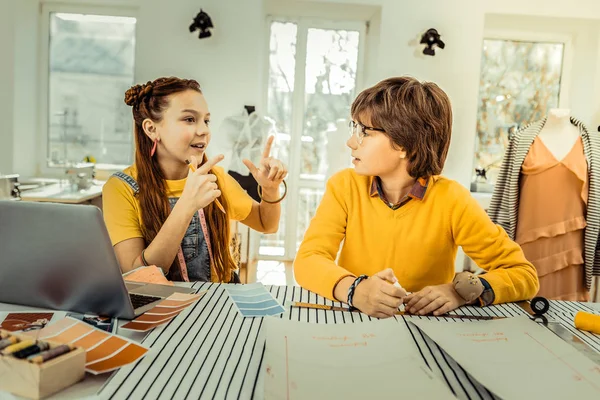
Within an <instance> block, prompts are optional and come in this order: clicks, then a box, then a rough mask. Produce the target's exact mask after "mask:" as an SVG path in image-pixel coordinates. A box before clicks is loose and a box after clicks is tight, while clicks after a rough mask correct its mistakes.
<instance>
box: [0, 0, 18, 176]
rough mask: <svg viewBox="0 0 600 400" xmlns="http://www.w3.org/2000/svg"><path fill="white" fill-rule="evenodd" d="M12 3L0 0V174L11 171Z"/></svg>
mask: <svg viewBox="0 0 600 400" xmlns="http://www.w3.org/2000/svg"><path fill="white" fill-rule="evenodd" d="M13 15H14V3H13V2H12V0H0V54H2V57H0V123H1V124H2V126H1V128H0V174H7V173H11V172H12V171H13V137H14V135H13V121H14V116H13V109H14V98H13V95H14V84H13V79H14V52H15V39H14V36H15V35H14V25H13Z"/></svg>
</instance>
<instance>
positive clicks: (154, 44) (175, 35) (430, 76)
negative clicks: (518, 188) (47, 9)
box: [0, 0, 600, 186]
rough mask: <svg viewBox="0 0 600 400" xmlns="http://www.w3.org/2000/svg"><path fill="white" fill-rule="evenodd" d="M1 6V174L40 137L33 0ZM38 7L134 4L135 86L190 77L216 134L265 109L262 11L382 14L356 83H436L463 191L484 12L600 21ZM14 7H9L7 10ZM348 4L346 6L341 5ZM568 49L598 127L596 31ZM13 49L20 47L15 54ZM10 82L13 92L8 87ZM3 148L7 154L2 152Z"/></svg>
mask: <svg viewBox="0 0 600 400" xmlns="http://www.w3.org/2000/svg"><path fill="white" fill-rule="evenodd" d="M0 1H1V3H0V4H1V5H2V13H0V14H1V16H0V21H2V20H6V21H5V22H6V23H2V24H0V25H1V26H2V27H1V28H0V30H2V32H4V33H3V34H2V35H1V37H0V45H1V46H2V47H1V48H2V50H3V54H7V55H8V57H6V58H4V57H3V58H2V60H0V83H1V86H0V87H1V88H2V89H3V90H2V93H1V94H0V105H1V107H0V113H1V114H0V116H1V117H2V118H0V120H2V121H3V130H2V131H0V139H1V140H2V141H1V143H2V145H1V146H0V169H6V168H9V169H10V168H12V171H15V172H21V173H24V174H28V173H30V171H32V170H33V169H34V167H33V165H34V164H35V162H37V160H32V157H31V156H30V154H32V153H31V152H29V150H30V149H31V146H34V147H37V145H38V143H37V142H38V141H39V138H38V137H37V136H36V135H35V133H32V132H31V131H32V129H33V130H35V128H33V122H32V120H33V119H36V118H37V115H38V114H37V111H36V112H33V113H31V114H29V113H27V112H23V111H22V110H24V109H25V110H27V109H28V108H27V107H28V106H29V107H31V106H32V105H31V104H30V101H29V100H30V99H31V98H32V97H35V95H34V94H33V93H34V91H35V87H36V83H35V82H36V79H37V76H36V71H34V69H35V66H36V65H37V60H36V55H37V54H38V49H37V43H36V40H35V39H36V36H37V33H35V28H33V29H29V28H28V27H31V25H32V23H33V21H34V20H35V19H36V18H37V17H36V16H34V13H36V11H37V8H38V2H39V1H40V0H19V1H18V2H15V1H11V0H0ZM44 2H45V3H62V4H78V5H80V4H87V5H89V4H103V5H106V6H108V7H111V6H115V5H117V6H127V7H133V8H134V9H135V10H136V11H135V14H136V15H135V16H136V17H137V18H138V35H137V50H136V80H137V81H138V82H143V81H146V80H149V79H154V78H156V77H158V76H162V75H178V76H185V77H191V78H196V79H198V80H199V81H200V83H201V84H202V87H203V89H204V91H205V94H206V96H207V99H208V102H209V106H210V108H211V112H212V113H213V116H214V118H213V127H214V128H215V130H217V129H218V126H219V123H220V121H221V120H222V119H223V118H224V117H226V116H228V115H230V114H233V113H238V112H240V111H241V110H242V107H243V105H244V104H254V105H256V106H257V107H258V109H262V108H263V106H264V104H263V98H264V96H263V92H264V87H265V85H264V82H265V74H266V64H265V63H266V61H267V60H266V58H267V57H266V54H267V46H266V45H267V38H266V18H265V17H266V14H267V8H268V9H269V12H273V11H274V7H275V6H279V7H281V8H282V9H283V10H287V11H286V12H297V13H303V14H307V13H308V14H311V13H312V14H313V15H316V14H319V13H322V12H324V11H323V10H328V11H327V12H328V13H329V17H331V15H332V12H333V14H335V12H336V10H342V11H340V15H341V14H343V13H344V12H352V13H355V18H357V19H363V20H364V15H365V14H368V15H369V16H370V17H373V15H380V19H379V20H378V19H377V17H375V21H374V23H373V24H371V29H370V32H369V37H368V41H367V43H368V46H369V48H368V49H367V54H366V56H367V57H366V66H365V70H364V72H365V76H364V80H363V82H364V85H365V86H366V85H372V84H374V83H375V82H377V81H378V80H380V79H383V78H386V77H388V76H390V75H401V74H409V75H413V76H415V77H417V78H419V79H423V80H429V81H433V82H436V83H437V84H439V85H440V86H441V87H442V89H444V90H445V91H446V92H447V93H448V95H449V96H450V98H451V100H452V104H453V107H454V131H453V139H452V145H451V147H450V153H449V156H448V160H447V163H446V168H445V171H444V173H445V174H446V175H447V176H449V177H450V178H453V179H456V180H458V181H459V182H461V183H462V184H464V185H465V186H468V184H469V181H470V178H471V168H472V162H471V160H472V156H473V148H474V140H475V134H474V133H475V118H476V112H477V95H478V93H477V92H478V84H479V66H480V57H481V53H480V52H481V41H482V38H483V30H484V21H485V15H486V13H495V14H513V15H515V16H518V15H529V16H532V15H533V16H535V15H538V16H539V15H543V16H547V17H555V18H556V17H569V18H594V19H595V20H593V21H588V22H587V25H586V26H587V28H589V32H592V31H593V30H594V29H595V28H594V24H596V23H598V25H600V22H598V21H599V19H600V2H598V1H596V0H571V1H569V2H567V1H564V0H554V1H548V0H546V1H542V0H530V1H526V2H524V1H522V0H519V1H517V0H503V1H495V0H485V1H482V0H452V1H447V0H432V1H429V2H426V3H424V2H420V1H416V0H410V1H409V0H402V1H400V0H312V1H304V0H297V1H296V2H295V4H294V5H291V6H290V5H289V3H290V2H289V1H287V0H277V1H273V0H227V1H222V0H205V1H203V2H201V4H200V3H199V2H197V1H195V0H178V1H170V2H167V1H164V0H121V1H117V0H106V1H102V2H100V1H99V0H96V1H94V0H61V1H58V0H56V1H54V0H48V1H44ZM15 3H18V4H19V6H18V8H17V9H16V10H15V9H13V8H12V7H13V6H11V4H15ZM297 3H301V4H302V6H298V4H297ZM315 3H318V4H317V5H315ZM282 4H283V5H282ZM348 4H352V5H353V6H352V7H349V6H348ZM200 6H202V7H203V8H204V9H205V10H206V11H207V12H208V13H209V14H210V15H211V17H212V18H213V20H214V23H215V29H213V33H214V37H212V38H210V39H206V40H198V39H197V38H196V37H195V36H194V35H192V34H190V33H189V32H188V30H187V27H188V25H189V24H190V22H191V19H192V17H193V16H194V15H195V14H196V13H197V12H198V10H199V7H200ZM288 6H289V7H288ZM294 9H295V11H294ZM7 10H8V12H6V11H7ZM373 10H377V12H374V11H373ZM275 11H276V10H275ZM369 13H370V14H369ZM36 15H37V14H36ZM519 18H521V17H519ZM14 20H17V21H18V23H17V24H16V26H17V27H18V28H17V29H16V30H15V29H11V26H12V21H14ZM513 21H518V22H519V23H518V24H517V25H523V26H526V25H527V24H526V22H527V20H521V19H514V20H513ZM501 22H502V21H501ZM520 22H523V24H520ZM515 23H516V22H515ZM551 25H553V27H552V26H551ZM545 26H547V27H549V28H553V29H554V28H556V29H561V28H560V27H561V26H563V24H562V23H561V21H556V23H551V24H550V25H548V24H547V22H546V25H545ZM431 27H434V28H436V29H438V30H439V32H440V33H441V35H442V39H443V40H444V41H445V42H446V44H447V47H446V49H445V50H438V52H437V55H436V56H435V57H425V56H423V55H422V54H420V52H419V50H420V48H421V46H417V45H416V43H415V42H416V41H417V40H418V38H419V36H420V34H422V33H423V32H424V31H425V30H426V29H428V28H431ZM556 29H554V30H555V31H556ZM581 32H582V31H581ZM15 35H16V38H15ZM11 37H12V38H13V39H11ZM575 43H576V45H577V46H579V48H586V47H589V48H590V49H593V50H591V51H594V52H595V53H594V54H595V56H582V55H581V54H582V52H580V51H578V52H577V53H578V55H577V57H580V58H581V57H583V59H582V60H583V61H582V60H580V61H578V62H576V63H575V65H574V70H573V74H574V75H577V77H579V80H577V79H575V80H574V81H573V82H574V84H573V89H572V96H571V97H572V99H573V100H572V108H573V109H576V110H578V115H580V116H581V117H582V119H584V120H588V119H589V120H590V121H586V122H588V123H589V124H591V125H594V124H598V122H600V121H598V116H600V113H599V111H598V110H599V108H600V101H597V100H596V99H594V98H593V97H594V93H597V89H599V88H600V82H599V81H598V79H595V75H597V73H596V72H597V71H598V67H599V66H600V65H599V63H598V62H597V60H598V59H599V57H600V54H598V52H597V49H598V47H599V43H598V39H597V34H595V35H591V36H590V35H585V34H580V33H577V37H576V40H575ZM17 46H18V48H19V50H18V51H16V50H15V48H16V47H17ZM583 54H585V53H583ZM11 57H12V58H13V60H14V61H15V62H16V63H17V68H15V67H14V64H13V63H11V62H10V61H9V62H7V59H9V58H11ZM586 57H587V58H586ZM593 57H595V58H596V60H593V62H592V61H590V62H586V61H585V60H584V59H591V58H593ZM13 82H14V83H13ZM13 85H14V86H15V89H12V87H13ZM577 93H578V94H577ZM576 94H577V96H576ZM576 97H577V98H576ZM590 97H592V98H593V99H590ZM596 97H600V96H596ZM11 98H12V100H11ZM13 110H14V111H13ZM10 115H13V117H12V118H11V117H10ZM215 136H216V137H215V138H214V142H213V146H212V152H217V151H219V152H220V151H221V150H223V148H224V143H222V142H221V141H220V140H219V138H218V135H215ZM7 144H8V149H9V150H6V149H7V147H6V146H5V145H7ZM12 148H14V149H15V152H14V154H15V156H13V153H12V152H11V150H10V149H12ZM32 151H33V150H32ZM13 158H14V159H13ZM225 166H226V165H225ZM2 167H3V168H2Z"/></svg>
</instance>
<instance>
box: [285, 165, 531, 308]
mask: <svg viewBox="0 0 600 400" xmlns="http://www.w3.org/2000/svg"><path fill="white" fill-rule="evenodd" d="M371 181H372V177H368V176H360V175H358V174H356V172H354V170H353V169H346V170H343V171H341V172H339V173H337V174H336V175H334V176H333V177H331V179H329V181H328V182H327V189H326V191H325V195H324V196H323V199H322V200H321V204H320V205H319V208H318V209H317V212H316V214H315V216H314V218H313V219H312V221H311V223H310V226H309V228H308V230H307V231H306V234H305V236H304V240H303V242H302V244H301V245H300V249H299V250H298V254H297V256H296V260H295V262H294V273H295V277H296V280H297V281H298V283H299V284H300V285H302V286H303V287H305V288H306V289H309V290H311V291H314V292H316V293H318V294H320V295H322V296H325V297H327V298H329V299H333V289H334V287H335V285H336V284H337V283H338V282H339V281H340V280H341V279H342V278H344V277H346V276H357V275H361V274H367V275H373V274H375V273H377V272H379V271H381V270H383V269H385V268H392V269H393V270H394V273H395V275H396V277H397V278H398V281H399V283H400V284H401V285H402V286H403V287H404V288H405V289H406V290H407V291H409V292H415V291H418V290H420V289H422V288H424V287H425V286H430V285H439V284H443V283H449V282H452V279H453V278H454V274H455V268H454V262H455V258H456V251H457V247H458V246H462V248H463V250H464V251H465V253H466V254H467V255H469V256H470V257H471V258H472V259H473V260H474V261H475V262H476V263H477V265H479V266H480V267H481V268H483V269H485V270H486V271H487V273H486V274H485V275H483V276H482V277H483V278H484V279H486V280H487V282H488V283H489V284H490V286H491V287H492V289H493V290H494V294H495V299H494V304H497V303H505V302H512V301H519V300H524V299H530V298H532V297H533V296H535V294H536V293H537V291H538V289H539V282H538V278H537V273H536V270H535V268H534V267H533V265H532V264H531V263H530V262H528V261H527V260H526V259H525V256H524V255H523V251H522V250H521V248H520V247H519V245H517V244H516V243H515V242H513V241H512V240H510V239H509V238H508V236H507V234H506V232H504V230H503V229H502V228H501V227H499V226H498V225H495V224H494V223H493V222H492V221H491V220H490V219H489V217H488V216H487V214H486V213H485V211H484V210H483V209H482V208H481V207H480V206H479V204H477V202H476V200H475V199H474V198H473V197H472V196H471V194H470V193H469V191H467V189H465V188H464V187H463V186H461V185H460V184H459V183H457V182H455V181H452V180H449V179H446V178H443V177H433V178H430V180H429V185H428V188H427V191H426V193H425V197H424V198H423V199H422V200H419V199H412V200H410V201H409V202H408V203H406V204H405V205H403V206H402V207H400V208H399V209H397V210H392V209H390V208H389V207H388V206H387V205H386V204H384V202H383V201H382V200H381V199H380V198H379V197H378V196H375V197H371V196H370V195H369V192H370V187H371ZM342 240H343V241H344V244H343V247H342V249H341V253H340V254H339V260H338V263H337V264H336V262H335V259H336V256H337V254H338V250H339V247H340V243H341V242H342Z"/></svg>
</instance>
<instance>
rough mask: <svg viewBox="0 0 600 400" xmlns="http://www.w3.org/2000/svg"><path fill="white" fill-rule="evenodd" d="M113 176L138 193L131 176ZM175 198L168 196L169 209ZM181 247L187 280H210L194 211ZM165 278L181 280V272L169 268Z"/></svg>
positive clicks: (198, 224)
mask: <svg viewBox="0 0 600 400" xmlns="http://www.w3.org/2000/svg"><path fill="white" fill-rule="evenodd" d="M114 176H116V177H117V178H119V179H121V180H122V181H123V182H125V183H126V184H127V185H129V187H130V188H131V189H132V190H133V193H134V195H137V194H138V193H139V191H140V187H139V185H138V183H137V182H136V181H135V179H133V178H132V177H131V176H129V175H127V174H125V173H123V172H117V173H115V174H114ZM177 200H179V198H177V197H171V198H169V204H170V205H171V210H172V209H173V207H175V204H176V203H177ZM181 248H182V250H183V257H184V258H185V263H186V265H187V271H188V278H189V280H190V281H202V282H210V281H211V272H210V258H209V255H208V246H207V245H206V241H205V240H204V234H203V233H202V228H201V227H200V218H199V217H198V213H194V217H193V218H192V222H190V225H189V226H188V228H187V231H186V232H185V236H184V237H183V240H182V241H181ZM167 278H168V279H169V280H171V281H182V280H183V279H182V277H181V272H180V271H179V269H177V268H171V270H170V271H169V274H168V275H167ZM234 279H235V278H234Z"/></svg>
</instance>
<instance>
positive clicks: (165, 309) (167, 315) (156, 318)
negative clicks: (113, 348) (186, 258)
mask: <svg viewBox="0 0 600 400" xmlns="http://www.w3.org/2000/svg"><path fill="white" fill-rule="evenodd" d="M206 292H207V290H205V291H203V292H200V293H197V294H188V293H173V294H172V295H170V296H169V297H167V298H166V299H164V300H163V301H161V302H160V303H158V305H156V306H155V307H153V308H151V309H150V310H148V311H146V312H145V313H144V314H142V315H140V316H139V317H137V318H136V319H134V320H133V321H130V322H128V323H126V324H125V325H122V326H121V327H120V328H119V329H129V330H132V331H138V332H146V331H149V330H150V329H154V328H156V327H157V326H161V325H163V324H166V323H167V322H169V321H170V320H172V319H173V318H175V317H176V316H177V315H179V313H180V312H182V311H183V310H185V309H186V308H187V307H189V306H190V305H192V304H193V303H195V302H196V301H198V300H199V299H200V298H201V297H202V296H204V294H205V293H206Z"/></svg>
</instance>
